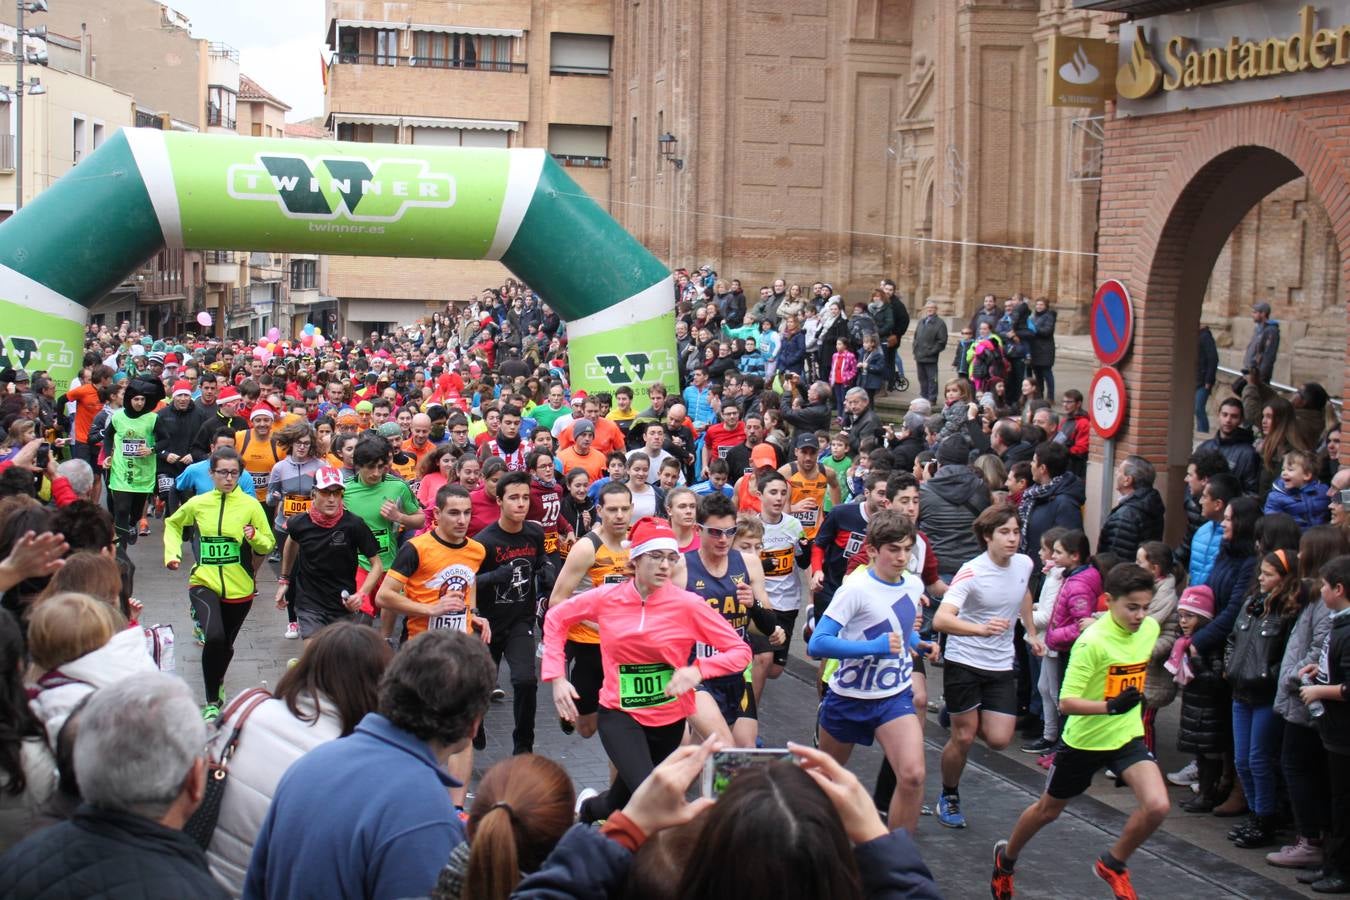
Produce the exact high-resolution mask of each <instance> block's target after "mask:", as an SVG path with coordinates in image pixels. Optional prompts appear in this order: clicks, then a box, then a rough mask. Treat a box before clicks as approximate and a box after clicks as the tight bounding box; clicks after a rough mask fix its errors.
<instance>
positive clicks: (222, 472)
mask: <svg viewBox="0 0 1350 900" xmlns="http://www.w3.org/2000/svg"><path fill="white" fill-rule="evenodd" d="M211 474H212V475H219V476H220V477H221V478H238V477H239V470H238V469H213V470H212V471H211Z"/></svg>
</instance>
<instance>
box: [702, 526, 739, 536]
mask: <svg viewBox="0 0 1350 900" xmlns="http://www.w3.org/2000/svg"><path fill="white" fill-rule="evenodd" d="M698 527H699V528H702V529H703V533H704V534H706V535H707V536H708V537H710V538H723V539H727V540H730V539H731V538H734V537H735V536H736V526H734V525H733V526H732V527H730V528H713V527H712V526H711V525H700V526H698Z"/></svg>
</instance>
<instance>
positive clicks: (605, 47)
mask: <svg viewBox="0 0 1350 900" xmlns="http://www.w3.org/2000/svg"><path fill="white" fill-rule="evenodd" d="M613 40H614V39H613V38H611V37H610V36H609V35H605V34H564V33H562V32H554V33H553V35H552V42H551V44H550V47H549V69H548V70H549V73H550V74H552V75H608V74H609V71H610V61H609V53H610V46H611V44H612V43H613Z"/></svg>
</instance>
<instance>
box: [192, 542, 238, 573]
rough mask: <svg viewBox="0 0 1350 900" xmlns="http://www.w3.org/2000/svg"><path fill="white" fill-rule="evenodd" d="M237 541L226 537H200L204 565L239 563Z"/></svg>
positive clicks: (231, 564)
mask: <svg viewBox="0 0 1350 900" xmlns="http://www.w3.org/2000/svg"><path fill="white" fill-rule="evenodd" d="M239 559H240V547H239V542H238V541H236V540H233V539H231V538H227V537H202V559H201V564H202V565H204V566H233V565H237V564H238V563H239Z"/></svg>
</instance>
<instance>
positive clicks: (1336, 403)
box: [1219, 366, 1345, 409]
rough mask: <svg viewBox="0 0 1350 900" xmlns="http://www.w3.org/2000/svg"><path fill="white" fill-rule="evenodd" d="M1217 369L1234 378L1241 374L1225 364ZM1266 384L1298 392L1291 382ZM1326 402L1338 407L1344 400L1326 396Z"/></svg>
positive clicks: (1289, 392) (1277, 388) (1290, 391)
mask: <svg viewBox="0 0 1350 900" xmlns="http://www.w3.org/2000/svg"><path fill="white" fill-rule="evenodd" d="M1219 371H1220V372H1222V373H1223V374H1225V375H1232V376H1233V377H1234V378H1237V377H1238V376H1239V375H1241V374H1242V372H1241V371H1239V370H1237V369H1230V368H1228V367H1227V366H1219ZM1266 386H1267V387H1273V388H1274V389H1275V390H1277V391H1283V392H1284V393H1286V394H1297V393H1298V388H1296V387H1294V386H1293V385H1292V384H1281V383H1280V382H1278V381H1267V382H1266ZM1327 402H1329V403H1330V404H1331V405H1332V406H1334V407H1336V408H1337V409H1340V408H1341V406H1342V405H1343V404H1344V402H1345V401H1343V400H1339V399H1337V398H1336V397H1328V398H1327Z"/></svg>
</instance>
